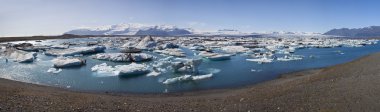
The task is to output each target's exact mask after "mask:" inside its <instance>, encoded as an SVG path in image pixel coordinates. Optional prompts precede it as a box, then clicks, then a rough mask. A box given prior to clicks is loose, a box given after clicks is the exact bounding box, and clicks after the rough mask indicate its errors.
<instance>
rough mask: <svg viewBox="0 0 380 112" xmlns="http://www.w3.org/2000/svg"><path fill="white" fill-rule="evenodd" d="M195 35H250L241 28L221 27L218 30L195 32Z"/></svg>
mask: <svg viewBox="0 0 380 112" xmlns="http://www.w3.org/2000/svg"><path fill="white" fill-rule="evenodd" d="M194 34H195V35H203V36H245V35H250V34H249V33H244V32H240V31H239V30H234V29H221V30H217V31H209V32H194Z"/></svg>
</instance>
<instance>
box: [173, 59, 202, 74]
mask: <svg viewBox="0 0 380 112" xmlns="http://www.w3.org/2000/svg"><path fill="white" fill-rule="evenodd" d="M177 60H179V61H176V62H171V67H172V69H173V70H174V72H179V71H181V72H192V73H195V74H197V73H198V67H199V66H200V64H202V62H203V60H202V59H181V58H180V59H177Z"/></svg>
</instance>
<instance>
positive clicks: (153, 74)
mask: <svg viewBox="0 0 380 112" xmlns="http://www.w3.org/2000/svg"><path fill="white" fill-rule="evenodd" d="M160 74H161V73H160V72H156V71H152V72H150V73H148V74H147V75H146V76H148V77H150V76H158V75H160Z"/></svg>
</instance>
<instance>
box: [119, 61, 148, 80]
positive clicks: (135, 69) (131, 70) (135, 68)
mask: <svg viewBox="0 0 380 112" xmlns="http://www.w3.org/2000/svg"><path fill="white" fill-rule="evenodd" d="M116 68H117V69H118V70H119V71H120V72H119V76H126V77H128V76H136V75H143V74H147V73H149V72H150V70H148V67H147V66H146V65H144V64H136V63H131V64H129V65H122V66H117V67H116Z"/></svg>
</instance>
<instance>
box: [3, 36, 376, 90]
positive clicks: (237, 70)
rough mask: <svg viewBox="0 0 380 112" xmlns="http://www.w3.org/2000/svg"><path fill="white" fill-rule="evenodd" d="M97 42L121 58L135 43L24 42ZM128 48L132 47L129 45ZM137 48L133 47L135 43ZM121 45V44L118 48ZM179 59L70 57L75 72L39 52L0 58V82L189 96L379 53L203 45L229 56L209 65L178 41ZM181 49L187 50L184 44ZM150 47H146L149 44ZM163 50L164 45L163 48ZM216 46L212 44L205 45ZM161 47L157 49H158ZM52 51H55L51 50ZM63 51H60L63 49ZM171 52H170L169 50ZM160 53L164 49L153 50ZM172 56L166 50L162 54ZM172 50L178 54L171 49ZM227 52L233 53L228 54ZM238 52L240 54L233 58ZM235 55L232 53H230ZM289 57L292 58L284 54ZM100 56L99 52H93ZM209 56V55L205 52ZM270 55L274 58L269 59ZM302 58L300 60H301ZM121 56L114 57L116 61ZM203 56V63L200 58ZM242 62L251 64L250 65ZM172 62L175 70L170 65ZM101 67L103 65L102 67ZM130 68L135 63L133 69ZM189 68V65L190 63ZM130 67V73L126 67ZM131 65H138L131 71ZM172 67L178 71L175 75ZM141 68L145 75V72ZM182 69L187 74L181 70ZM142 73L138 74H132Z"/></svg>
mask: <svg viewBox="0 0 380 112" xmlns="http://www.w3.org/2000/svg"><path fill="white" fill-rule="evenodd" d="M93 41H100V44H101V45H103V46H106V47H107V49H106V50H105V51H104V52H103V54H104V53H120V52H119V51H120V48H119V47H118V46H122V45H123V43H125V42H117V41H138V39H136V40H133V39H129V40H123V39H119V40H116V39H115V40H112V39H102V38H99V39H94V38H88V39H68V40H46V41H42V42H40V43H36V42H33V41H28V42H31V43H33V44H41V45H47V46H49V45H69V48H75V47H81V48H83V47H87V46H88V45H87V44H88V42H93ZM15 43H22V42H15ZM132 43H133V42H132ZM135 43H138V42H135ZM118 44H120V45H118ZM176 44H178V45H180V47H179V48H175V49H180V50H181V51H182V52H184V53H181V54H184V55H186V57H182V56H181V57H175V56H170V55H169V53H155V52H154V50H148V51H143V53H145V54H148V55H151V56H152V57H153V58H152V59H151V60H149V61H141V62H130V61H121V62H119V61H110V60H100V59H94V56H95V55H96V54H85V55H83V56H82V55H75V56H72V57H70V58H74V59H77V58H80V59H81V60H86V61H85V64H83V65H81V66H77V67H68V68H54V62H55V61H52V60H54V59H56V58H59V57H56V56H47V55H45V54H44V52H43V51H40V52H37V54H38V55H36V59H34V61H33V62H31V63H18V62H14V61H12V60H9V61H8V62H6V59H7V58H6V56H0V57H1V58H0V77H1V78H6V79H11V80H17V81H23V82H30V83H36V84H42V85H49V86H57V87H63V88H68V87H69V88H70V89H75V90H86V91H114V92H137V93H161V92H178V91H191V90H202V89H213V88H228V87H236V86H242V85H247V84H255V83H259V82H263V81H267V80H271V79H274V78H276V77H278V75H280V74H282V73H287V72H292V71H298V70H304V69H310V68H319V67H326V66H331V65H335V64H339V63H344V62H348V61H351V60H354V59H356V58H359V57H361V56H364V55H367V54H370V53H374V52H379V51H380V45H379V44H375V45H368V46H363V47H360V46H354V45H352V46H349V45H347V47H345V46H343V47H332V48H322V47H323V46H324V47H328V45H323V44H321V46H319V47H318V46H314V47H312V48H303V49H297V50H296V51H295V52H294V53H292V52H293V50H294V49H293V48H287V47H286V48H283V47H281V46H280V44H277V45H279V46H271V47H268V48H265V49H264V50H268V49H274V50H277V51H276V52H278V53H274V54H270V52H264V53H263V54H256V50H257V51H261V50H263V49H255V48H249V49H246V48H244V49H242V47H236V45H231V46H233V47H229V48H220V46H206V45H207V44H204V45H197V46H204V49H202V50H205V51H207V49H211V48H212V49H213V52H214V54H220V55H224V54H228V56H229V58H228V59H223V60H210V59H208V57H207V56H208V55H207V56H206V55H205V54H204V55H205V57H203V56H200V55H198V54H199V53H201V52H204V51H193V50H190V49H189V48H190V47H191V46H186V45H190V44H191V43H190V44H186V43H181V42H177V43H176ZM183 44H186V45H183ZM222 44H223V45H229V44H230V43H219V45H222ZM149 45H150V44H149ZM162 45H163V46H164V47H163V48H165V47H167V44H162ZM210 45H217V44H210ZM157 46H160V44H157ZM54 47H55V48H56V46H54ZM64 48H65V47H60V49H64ZM171 49H173V48H171ZM157 50H165V49H157ZM165 51H171V50H165ZM176 51H177V50H176ZM231 52H232V53H231ZM238 52H243V53H238ZM235 53H237V54H235ZM289 53H291V54H289ZM97 54H100V53H97ZM209 54H211V53H209ZM272 55H273V56H272ZM301 56H302V57H301ZM119 57H121V58H122V56H119V55H115V57H113V58H115V59H118V58H119ZM202 57H203V58H202ZM264 57H268V59H273V60H272V61H271V62H268V63H258V62H257V61H260V59H263V58H264ZM199 58H202V62H201V64H200V65H199V67H196V68H198V70H197V72H199V73H197V74H194V73H193V72H194V71H193V70H192V68H191V67H192V63H190V61H189V59H199ZM247 59H255V60H254V62H252V61H247ZM173 62H177V63H174V64H175V65H176V66H173ZM103 63H105V64H103ZM132 63H134V64H132ZM193 63H194V62H193ZM131 64H132V65H134V66H133V67H134V68H133V69H130V66H128V65H131ZM135 64H138V65H136V66H135ZM121 66H122V67H124V69H126V71H124V72H125V73H139V75H138V76H133V77H119V74H120V73H119V72H120V70H118V69H117V68H118V67H121ZM173 67H179V68H178V71H175V70H174V69H173ZM145 68H146V71H145ZM186 69H187V70H186ZM137 71H141V72H137ZM140 73H141V74H140Z"/></svg>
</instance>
